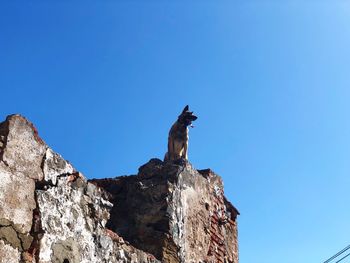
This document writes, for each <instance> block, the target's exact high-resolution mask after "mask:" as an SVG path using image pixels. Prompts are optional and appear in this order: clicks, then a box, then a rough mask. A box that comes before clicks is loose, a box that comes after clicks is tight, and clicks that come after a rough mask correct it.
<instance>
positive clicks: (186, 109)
mask: <svg viewBox="0 0 350 263" xmlns="http://www.w3.org/2000/svg"><path fill="white" fill-rule="evenodd" d="M188 109H189V107H188V105H186V107H185V108H184V109H183V110H182V113H185V112H186V111H188Z"/></svg>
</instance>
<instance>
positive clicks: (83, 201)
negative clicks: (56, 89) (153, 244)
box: [0, 115, 159, 263]
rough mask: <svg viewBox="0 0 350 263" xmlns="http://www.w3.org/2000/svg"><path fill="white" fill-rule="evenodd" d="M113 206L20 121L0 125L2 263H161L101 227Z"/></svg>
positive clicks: (12, 119)
mask: <svg viewBox="0 0 350 263" xmlns="http://www.w3.org/2000/svg"><path fill="white" fill-rule="evenodd" d="M111 206H112V204H111V203H110V202H109V201H108V200H107V199H106V193H105V192H104V191H103V190H102V189H100V188H98V187H96V186H95V185H93V184H91V183H88V182H87V180H86V179H85V177H84V176H83V175H82V174H81V173H79V172H77V171H76V170H75V169H74V168H73V166H72V165H71V164H70V163H69V162H67V161H66V160H64V159H63V158H62V156H60V155H59V154H57V153H55V152H54V151H53V150H52V149H50V148H49V147H48V146H47V145H46V144H45V143H44V142H43V141H42V140H41V139H40V138H39V136H38V133H37V131H36V129H35V127H34V126H33V125H32V124H31V123H30V122H29V121H27V120H26V119H25V118H24V117H22V116H20V115H11V116H9V117H7V119H6V120H5V121H4V122H3V123H0V263H49V262H57V263H67V262H69V263H75V262H76V263H87V262H91V263H92V262H93V263H99V262H101V263H102V262H104V263H107V262H108V263H114V262H124V263H136V262H144V263H151V262H159V261H157V260H156V259H155V258H154V256H152V255H150V254H149V253H146V252H143V251H141V250H138V249H136V248H135V247H133V246H131V245H130V244H128V243H127V242H125V241H124V240H123V239H122V238H121V237H119V236H118V235H117V234H116V233H114V232H113V231H111V230H109V229H107V228H106V227H105V225H106V222H107V220H108V219H109V210H110V209H111Z"/></svg>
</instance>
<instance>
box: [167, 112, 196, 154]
mask: <svg viewBox="0 0 350 263" xmlns="http://www.w3.org/2000/svg"><path fill="white" fill-rule="evenodd" d="M195 120H197V116H195V115H193V112H191V111H189V107H188V105H187V106H186V107H185V108H184V109H183V111H182V113H181V114H180V115H179V117H178V118H177V121H176V122H175V123H174V124H173V126H171V129H170V131H169V137H168V152H167V153H166V154H165V157H164V161H168V160H178V159H181V158H182V159H185V160H187V159H188V158H187V150H188V128H187V127H188V126H190V127H193V126H192V122H193V121H195Z"/></svg>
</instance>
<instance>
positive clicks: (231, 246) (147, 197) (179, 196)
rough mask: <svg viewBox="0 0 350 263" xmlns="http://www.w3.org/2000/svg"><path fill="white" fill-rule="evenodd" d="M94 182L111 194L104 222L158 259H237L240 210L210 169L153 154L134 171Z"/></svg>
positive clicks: (183, 260)
mask: <svg viewBox="0 0 350 263" xmlns="http://www.w3.org/2000/svg"><path fill="white" fill-rule="evenodd" d="M92 182H93V183H95V184H97V185H99V186H100V187H102V188H104V189H105V190H106V191H107V192H108V193H109V194H110V195H111V199H110V200H111V202H112V203H113V204H114V206H113V208H112V210H111V218H110V220H109V221H108V223H107V227H108V228H110V229H112V230H113V231H115V232H116V233H118V234H119V235H120V236H122V237H123V238H124V239H126V240H127V241H129V242H130V243H131V244H132V245H134V246H135V247H137V248H140V249H142V250H144V251H147V252H149V253H151V254H153V255H155V257H156V258H157V259H159V260H161V261H162V262H166V263H173V262H174V263H175V262H213V263H217V262H232V263H238V245H237V224H236V216H237V214H238V211H237V210H236V209H235V208H234V207H233V206H232V204H230V203H229V202H228V201H227V200H226V199H225V198H224V193H223V184H222V181H221V178H220V177H219V176H217V175H216V174H214V173H213V172H212V171H210V170H202V171H197V170H195V169H194V168H193V167H192V166H191V165H190V164H189V163H188V162H179V163H176V162H165V163H163V162H162V161H161V160H158V159H152V160H151V161H150V162H149V163H147V164H145V165H144V166H142V167H140V169H139V174H138V175H134V176H128V177H117V178H115V179H101V180H92ZM121 214H122V215H123V217H120V215H121Z"/></svg>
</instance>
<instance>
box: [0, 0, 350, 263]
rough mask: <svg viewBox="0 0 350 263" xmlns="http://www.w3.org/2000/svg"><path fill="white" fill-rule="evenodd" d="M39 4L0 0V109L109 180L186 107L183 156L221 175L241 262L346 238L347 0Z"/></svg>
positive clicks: (292, 261)
mask: <svg viewBox="0 0 350 263" xmlns="http://www.w3.org/2000/svg"><path fill="white" fill-rule="evenodd" d="M48 2H50V3H48ZM48 2H47V1H23V2H19V1H2V2H1V4H0V91H1V111H0V113H1V114H0V117H1V119H4V118H5V116H6V115H8V114H11V113H21V114H23V115H25V116H26V117H27V118H29V119H30V120H31V121H32V122H34V123H35V125H36V126H37V128H38V129H39V133H40V135H41V136H42V137H43V138H44V140H45V141H46V142H47V143H48V144H49V145H50V146H51V147H52V148H53V149H54V150H56V151H57V152H59V153H61V154H62V155H63V156H64V157H65V158H66V159H68V160H70V161H71V162H72V163H73V164H74V165H75V167H76V168H77V169H79V170H80V171H82V172H83V173H84V174H85V175H86V176H87V177H88V178H93V177H98V178H100V177H114V176H117V175H124V174H134V173H136V172H137V168H138V167H139V166H140V165H141V164H143V163H145V162H147V161H148V160H149V159H150V158H152V157H158V158H163V156H164V153H165V151H166V144H167V133H168V130H169V128H170V126H171V124H172V123H173V121H174V120H175V119H176V116H177V115H178V113H179V112H180V111H181V110H182V108H183V106H184V105H186V104H189V105H190V107H191V108H192V109H193V110H194V111H195V113H196V114H197V115H198V116H199V119H198V120H197V121H196V123H195V125H196V127H195V128H194V129H191V131H190V147H189V159H190V161H191V162H192V164H193V165H194V166H195V167H196V168H200V169H203V168H208V167H210V168H212V169H213V170H214V171H216V172H217V173H218V174H220V175H221V176H222V177H223V178H224V181H225V191H226V195H227V196H228V198H229V199H230V200H231V201H232V202H233V203H234V204H235V205H236V206H237V207H238V208H239V210H240V212H241V216H240V217H239V242H240V258H241V261H240V262H241V263H257V262H259V263H311V262H321V261H322V260H325V259H326V258H327V257H329V256H331V255H332V254H334V253H335V252H337V251H338V250H340V249H341V248H343V247H345V246H346V245H348V244H349V243H350V227H349V224H350V209H349V206H350V205H349V204H350V195H349V186H350V162H349V158H350V138H349V137H350V124H349V121H350V117H349V113H350V103H349V101H350V79H349V78H350V48H349V47H350V3H349V2H348V3H346V2H347V1H334V0H333V1H321V0H320V1H277V0H276V1H273V0H271V1H263V0H260V1H249V0H248V1H242V0H232V1H199V0H198V1H157V0H155V1H132V2H129V1H74V3H70V2H71V1H48ZM53 2H55V3H53ZM98 2H99V3H98ZM101 2H103V3H101ZM146 2H147V3H146Z"/></svg>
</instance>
